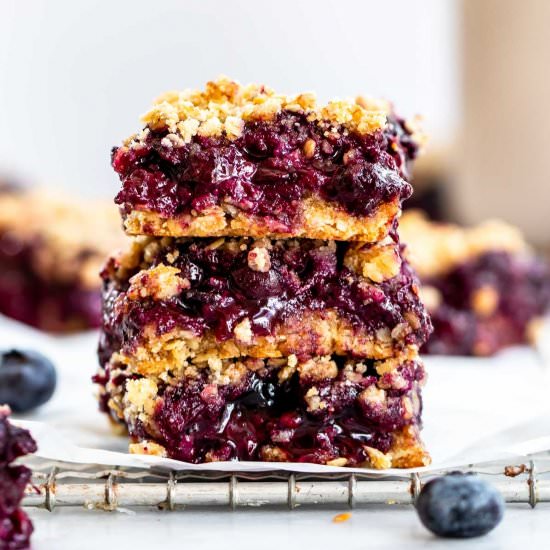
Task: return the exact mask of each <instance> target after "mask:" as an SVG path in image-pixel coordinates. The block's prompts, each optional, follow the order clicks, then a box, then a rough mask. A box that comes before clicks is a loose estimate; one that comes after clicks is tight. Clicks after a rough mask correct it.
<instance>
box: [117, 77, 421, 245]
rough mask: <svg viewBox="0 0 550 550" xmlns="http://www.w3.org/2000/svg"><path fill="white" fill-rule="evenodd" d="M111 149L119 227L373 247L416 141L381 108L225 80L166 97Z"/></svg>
mask: <svg viewBox="0 0 550 550" xmlns="http://www.w3.org/2000/svg"><path fill="white" fill-rule="evenodd" d="M142 120H143V122H144V123H145V127H144V128H143V130H142V131H140V132H139V133H137V134H135V135H133V136H131V137H130V138H128V139H127V140H126V141H125V142H124V144H123V145H122V146H120V147H117V148H115V149H114V150H113V153H112V165H113V168H114V169H115V171H116V172H117V173H118V175H119V177H120V180H121V183H122V188H121V190H120V192H119V193H118V195H117V197H116V202H117V204H119V205H120V208H121V212H122V214H123V217H124V224H125V227H126V231H127V232H128V233H129V234H132V235H154V236H157V237H158V236H172V237H182V236H189V237H215V236H240V237H267V236H269V237H279V238H289V237H306V238H315V239H338V240H359V241H370V242H375V241H378V240H380V239H381V238H383V237H384V236H385V235H386V234H387V233H388V232H389V231H390V229H391V228H392V227H393V223H394V221H395V219H396V217H397V216H398V214H399V212H400V209H401V202H402V201H403V200H404V199H406V198H407V197H409V196H410V194H411V192H412V188H411V186H410V184H409V183H408V181H407V179H408V177H409V169H408V165H409V163H410V161H411V160H412V159H414V158H415V156H416V154H417V151H418V139H419V136H418V134H417V133H414V132H413V128H412V127H411V126H410V124H407V123H405V122H404V121H403V120H402V119H400V118H399V117H397V116H396V115H395V114H394V113H393V111H392V110H391V107H390V105H389V104H387V103H386V102H382V101H373V100H367V99H364V98H358V99H356V100H345V101H332V102H329V103H327V104H326V105H320V104H318V103H317V101H316V99H315V96H314V95H313V94H300V95H296V96H283V95H280V94H276V93H275V92H274V91H273V90H271V89H269V88H267V87H266V86H263V85H249V86H241V85H240V84H238V83H236V82H233V81H231V80H229V79H227V78H221V79H220V80H218V81H216V82H209V83H208V84H207V85H206V87H205V90H204V91H190V90H187V91H184V92H169V93H166V94H164V95H163V96H161V97H160V98H159V99H158V100H157V102H156V103H155V105H154V106H153V108H152V109H151V110H150V111H149V112H148V113H146V114H145V115H144V116H143V118H142Z"/></svg>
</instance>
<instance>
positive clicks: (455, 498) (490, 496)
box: [416, 472, 504, 538]
mask: <svg viewBox="0 0 550 550" xmlns="http://www.w3.org/2000/svg"><path fill="white" fill-rule="evenodd" d="M416 510H417V512H418V515H419V517H420V520H421V521H422V523H423V524H424V526H425V527H426V528H428V529H429V530H430V531H431V532H432V533H434V534H436V535H438V536H440V537H452V538H470V537H479V536H480V535H485V534H486V533H488V532H489V531H491V529H494V528H495V527H496V526H497V525H498V524H499V523H500V520H501V519H502V516H503V514H504V500H503V499H502V496H501V495H500V493H499V492H498V491H497V490H496V489H495V488H494V487H492V486H491V485H489V484H488V483H486V482H485V481H483V480H482V479H480V478H479V477H477V476H475V475H473V474H462V473H460V472H453V473H452V474H449V475H447V476H445V477H440V478H437V479H434V480H432V481H430V482H428V483H427V484H426V485H425V486H424V488H423V489H422V491H421V492H420V495H419V497H418V500H417V501H416Z"/></svg>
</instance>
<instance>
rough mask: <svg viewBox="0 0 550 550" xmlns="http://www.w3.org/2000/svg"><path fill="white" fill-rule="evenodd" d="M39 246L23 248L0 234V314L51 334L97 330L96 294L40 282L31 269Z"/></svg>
mask: <svg viewBox="0 0 550 550" xmlns="http://www.w3.org/2000/svg"><path fill="white" fill-rule="evenodd" d="M40 246H41V243H40V242H39V241H36V242H35V243H34V244H32V245H27V244H24V243H21V242H19V241H18V240H17V239H15V238H14V237H13V235H10V234H8V233H4V234H1V233H0V265H1V266H2V267H1V268H0V313H2V314H4V315H6V316H8V317H11V318H12V319H16V320H17V321H20V322H22V323H25V324H27V325H30V326H33V327H36V328H40V329H43V330H48V331H53V332H57V331H64V330H66V329H67V328H68V329H69V330H73V329H83V328H93V327H97V326H99V322H100V319H101V296H100V293H99V291H98V290H95V289H93V290H89V289H85V288H82V287H79V286H78V285H77V284H69V283H57V282H51V281H47V280H44V279H43V278H42V277H41V276H40V274H39V273H37V272H36V270H35V268H34V267H33V264H34V260H33V257H34V250H35V248H36V247H40ZM85 254H86V252H85V251H84V252H83V258H82V259H84V258H85Z"/></svg>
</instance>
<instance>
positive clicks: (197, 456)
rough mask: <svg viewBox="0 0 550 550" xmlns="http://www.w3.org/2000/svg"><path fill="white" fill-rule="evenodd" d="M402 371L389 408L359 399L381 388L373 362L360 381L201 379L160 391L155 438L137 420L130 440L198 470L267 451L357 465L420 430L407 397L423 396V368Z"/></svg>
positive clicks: (269, 376)
mask: <svg viewBox="0 0 550 550" xmlns="http://www.w3.org/2000/svg"><path fill="white" fill-rule="evenodd" d="M337 361H338V359H337ZM341 362H342V361H341ZM399 372H400V374H401V376H402V377H403V380H404V382H405V383H404V384H403V385H402V387H401V388H400V389H399V390H395V389H392V390H386V401H385V404H384V406H379V404H378V403H373V402H369V401H368V400H367V399H363V398H362V396H361V392H362V391H363V390H365V389H367V388H369V387H370V386H373V385H374V384H376V382H377V381H378V376H377V374H376V371H375V370H374V368H373V367H372V362H370V366H369V367H368V369H367V372H365V373H364V374H363V376H362V377H359V379H357V378H353V379H347V378H346V376H345V373H344V370H343V369H342V368H340V370H339V375H338V376H337V378H335V379H323V380H315V381H313V380H308V379H305V380H304V379H301V378H300V377H298V375H297V374H295V375H294V376H292V377H291V378H290V379H289V380H287V381H286V382H283V383H280V382H279V380H278V377H277V371H270V370H269V369H267V370H260V371H258V372H254V373H253V372H249V373H248V375H246V376H245V377H244V379H241V381H240V382H239V383H237V384H234V385H229V386H216V385H214V384H208V382H207V380H206V377H204V376H203V377H201V378H199V379H196V380H191V381H186V382H184V383H181V384H180V385H178V386H168V387H164V388H161V389H160V391H159V393H160V394H161V395H162V399H161V400H160V401H159V402H158V405H157V407H156V410H155V413H154V418H153V421H154V425H155V433H154V434H152V433H149V432H148V430H147V428H146V426H145V425H143V424H142V423H141V422H139V421H138V422H137V424H136V425H133V426H130V435H131V436H133V437H135V438H136V439H139V440H147V439H153V440H155V441H156V442H158V443H159V444H161V445H162V446H163V447H165V448H166V449H167V452H168V455H169V456H170V457H172V458H175V459H178V460H183V461H187V462H193V463H201V462H205V461H206V462H208V461H213V460H215V461H219V460H263V459H266V449H268V448H271V447H276V448H277V450H278V455H277V457H278V459H279V460H285V461H293V462H314V463H326V462H327V461H329V460H332V459H334V458H337V457H344V458H346V459H347V460H348V463H347V465H348V466H353V465H358V464H361V463H363V462H365V461H366V460H368V454H367V451H366V449H365V446H368V447H373V448H375V449H378V450H379V451H381V452H388V451H389V450H390V448H391V446H392V443H393V442H394V437H393V434H394V432H396V431H397V432H398V431H399V430H400V429H402V428H404V427H405V426H407V425H411V424H412V425H417V426H419V423H420V414H421V411H420V407H419V409H418V411H417V412H416V413H415V414H413V415H410V414H408V413H407V412H406V410H405V407H404V405H403V401H402V398H403V396H405V395H407V396H409V395H412V394H415V395H416V396H418V397H420V394H419V391H420V390H419V387H418V386H419V383H420V382H421V381H422V379H423V377H424V371H423V368H422V366H421V365H420V364H418V363H415V362H406V363H404V364H403V365H402V366H401V367H400V371H399ZM123 381H124V379H119V382H120V383H123ZM312 388H316V390H317V392H318V395H319V398H320V399H321V400H322V401H323V402H324V404H325V406H324V407H321V408H319V409H316V410H311V409H310V410H308V407H307V405H306V400H307V398H306V394H307V393H308V390H310V389H312Z"/></svg>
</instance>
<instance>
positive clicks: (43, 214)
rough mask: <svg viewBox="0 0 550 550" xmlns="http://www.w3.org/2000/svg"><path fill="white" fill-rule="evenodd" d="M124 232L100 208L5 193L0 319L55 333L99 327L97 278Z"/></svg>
mask: <svg viewBox="0 0 550 550" xmlns="http://www.w3.org/2000/svg"><path fill="white" fill-rule="evenodd" d="M119 225H120V221H119V219H118V216H117V212H116V208H113V207H111V206H110V205H108V204H104V203H102V202H99V201H96V202H94V201H88V202H86V203H85V202H83V201H78V200H76V199H71V198H67V197H63V198H61V197H59V196H58V195H56V194H54V192H53V190H45V189H39V190H33V191H29V190H25V189H23V188H18V187H15V186H11V187H7V186H6V187H5V188H3V189H0V313H2V314H4V315H6V316H8V317H12V318H14V319H16V320H18V321H21V322H23V323H26V324H28V325H31V326H34V327H37V328H40V329H43V330H47V331H51V332H71V331H75V330H82V329H86V328H91V327H96V326H98V325H99V322H100V319H101V296H100V287H101V280H100V278H99V276H98V273H99V270H100V268H101V265H102V263H103V262H104V261H105V259H106V257H107V256H108V254H109V253H110V252H111V251H112V249H113V248H114V247H116V246H122V244H123V243H124V241H125V239H124V237H123V236H122V235H121V234H120V230H119Z"/></svg>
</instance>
